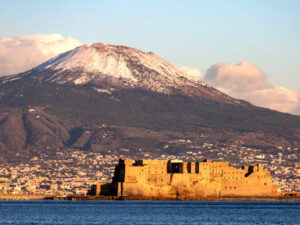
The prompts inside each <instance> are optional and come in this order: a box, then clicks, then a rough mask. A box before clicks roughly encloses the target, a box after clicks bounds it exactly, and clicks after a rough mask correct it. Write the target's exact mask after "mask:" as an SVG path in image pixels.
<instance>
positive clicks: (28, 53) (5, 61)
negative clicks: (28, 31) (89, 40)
mask: <svg viewBox="0 0 300 225" xmlns="http://www.w3.org/2000/svg"><path fill="white" fill-rule="evenodd" d="M82 44H83V43H81V42H80V41H78V40H76V39H74V38H72V37H68V38H64V37H63V36H61V35H60V34H39V35H28V36H18V37H8V38H1V39H0V76H4V75H11V74H16V73H20V72H24V71H26V70H29V69H31V68H33V67H35V66H37V65H39V64H41V63H43V62H45V61H47V60H48V59H50V58H52V57H54V56H55V55H58V54H60V53H62V52H65V51H68V50H71V49H73V48H76V47H78V46H80V45H82Z"/></svg>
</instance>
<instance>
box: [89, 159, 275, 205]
mask: <svg viewBox="0 0 300 225" xmlns="http://www.w3.org/2000/svg"><path fill="white" fill-rule="evenodd" d="M89 194H90V195H94V196H115V197H118V198H120V199H157V200H160V199H161V200H172V199H180V200H202V199H225V198H243V197H253V198H264V197H266V198H270V197H271V198H272V197H277V196H278V192H277V186H276V185H273V183H272V180H271V174H270V172H269V171H264V170H263V166H262V165H261V164H257V165H256V166H243V167H242V168H241V169H237V168H234V167H231V166H229V163H228V162H212V161H211V160H204V161H203V162H183V161H181V160H135V161H134V160H132V159H120V160H119V164H118V165H116V168H115V172H114V177H113V180H112V183H98V184H96V185H93V186H92V187H91V190H90V191H89Z"/></svg>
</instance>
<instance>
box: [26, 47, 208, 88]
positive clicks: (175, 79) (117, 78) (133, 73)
mask: <svg viewBox="0 0 300 225" xmlns="http://www.w3.org/2000/svg"><path fill="white" fill-rule="evenodd" d="M41 72H43V74H44V75H39V74H38V73H41ZM30 76H31V77H35V78H38V79H42V80H46V81H51V82H57V83H61V84H63V83H67V82H72V83H75V84H86V83H96V84H105V85H109V86H110V87H115V86H121V87H126V88H143V89H148V90H152V91H157V92H161V93H173V92H174V89H182V88H183V87H187V86H189V87H197V86H206V85H205V84H204V83H203V82H201V81H200V80H199V81H197V80H195V79H191V78H190V76H188V75H187V74H186V73H184V72H183V71H181V70H179V69H178V68H176V67H175V66H173V65H171V64H170V63H168V62H166V61H165V60H163V59H161V58H160V57H158V56H157V55H155V54H154V53H152V52H147V53H146V52H142V51H140V50H137V49H134V48H130V47H126V46H121V45H110V44H102V43H96V44H92V45H83V46H80V47H77V48H75V49H74V50H71V51H68V52H65V53H63V54H60V55H58V56H56V57H54V58H52V59H50V60H49V61H47V62H45V63H43V64H41V65H40V66H38V67H36V68H34V69H32V70H31V75H30Z"/></svg>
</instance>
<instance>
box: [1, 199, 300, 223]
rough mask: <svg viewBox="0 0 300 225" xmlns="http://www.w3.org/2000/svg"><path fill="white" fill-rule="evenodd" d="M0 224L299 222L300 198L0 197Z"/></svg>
mask: <svg viewBox="0 0 300 225" xmlns="http://www.w3.org/2000/svg"><path fill="white" fill-rule="evenodd" d="M0 224H14V225H21V224H24V225H34V224H41V225H44V224H47V225H50V224H51V225H52V224H54V225H58V224H78V225H82V224H122V225H123V224H172V225H177V224H255V225H257V224H288V225H292V224H300V202H207V201H199V202H190V201H0Z"/></svg>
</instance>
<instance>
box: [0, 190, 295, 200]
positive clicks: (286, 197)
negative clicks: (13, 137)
mask: <svg viewBox="0 0 300 225" xmlns="http://www.w3.org/2000/svg"><path fill="white" fill-rule="evenodd" d="M0 200H16V201H20V200H71V201H105V200H116V201H117V200H125V201H127V200H128V201H134V200H141V201H143V200H144V201H300V193H298V192H297V193H295V192H294V193H293V194H291V193H289V192H284V193H282V194H281V195H279V196H276V197H270V196H266V197H263V196H261V197H253V196H249V197H240V196H239V197H235V196H232V197H228V196H227V197H220V198H211V197H209V198H199V199H195V198H194V199H189V198H162V197H160V198H145V197H143V198H138V197H134V198H132V197H117V196H81V195H69V196H56V195H34V194H30V195H18V194H0Z"/></svg>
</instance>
